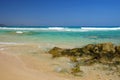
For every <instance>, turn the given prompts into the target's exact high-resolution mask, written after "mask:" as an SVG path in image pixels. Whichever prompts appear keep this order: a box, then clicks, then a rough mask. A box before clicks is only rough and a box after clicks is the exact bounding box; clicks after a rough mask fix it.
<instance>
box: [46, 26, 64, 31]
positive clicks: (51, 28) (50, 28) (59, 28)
mask: <svg viewBox="0 0 120 80" xmlns="http://www.w3.org/2000/svg"><path fill="white" fill-rule="evenodd" d="M48 29H49V30H64V29H65V28H63V27H49V28H48Z"/></svg>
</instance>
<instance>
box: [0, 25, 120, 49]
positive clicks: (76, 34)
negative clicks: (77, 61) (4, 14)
mask: <svg viewBox="0 0 120 80" xmlns="http://www.w3.org/2000/svg"><path fill="white" fill-rule="evenodd" d="M105 42H112V43H114V44H116V45H118V44H120V27H119V26H84V27H83V26H57V27H56V26H54V27H53V26H7V27H0V44H17V43H36V44H41V45H49V46H50V47H52V46H59V45H62V46H72V47H81V46H84V45H87V44H96V43H105Z"/></svg>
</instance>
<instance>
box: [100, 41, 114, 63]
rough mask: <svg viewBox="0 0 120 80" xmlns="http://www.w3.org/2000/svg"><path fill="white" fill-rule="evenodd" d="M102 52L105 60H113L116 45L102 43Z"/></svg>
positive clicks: (101, 54)
mask: <svg viewBox="0 0 120 80" xmlns="http://www.w3.org/2000/svg"><path fill="white" fill-rule="evenodd" d="M101 45H102V47H101V52H100V53H99V54H100V56H101V58H104V60H110V61H111V60H112V59H113V58H114V55H115V46H114V45H113V44H112V43H103V44H101Z"/></svg>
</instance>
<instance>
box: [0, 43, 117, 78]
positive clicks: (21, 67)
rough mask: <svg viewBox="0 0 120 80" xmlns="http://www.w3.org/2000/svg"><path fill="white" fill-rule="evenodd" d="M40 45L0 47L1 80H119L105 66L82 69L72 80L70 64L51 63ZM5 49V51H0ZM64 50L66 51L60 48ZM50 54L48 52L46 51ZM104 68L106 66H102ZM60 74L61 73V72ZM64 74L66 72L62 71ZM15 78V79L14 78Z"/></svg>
mask: <svg viewBox="0 0 120 80" xmlns="http://www.w3.org/2000/svg"><path fill="white" fill-rule="evenodd" d="M38 45H39V46H40V44H24V45H20V44H17V45H16V44H15V45H12V44H8V45H5V44H2V45H1V44H0V49H1V50H0V71H1V72H2V73H1V72H0V79H2V80H39V79H40V80H41V79H43V80H73V79H74V80H98V79H99V80H110V79H112V80H119V76H117V74H116V73H114V74H113V72H112V71H109V70H103V68H102V67H103V66H104V65H99V64H95V65H93V66H81V69H82V71H83V72H84V73H81V76H74V75H72V74H70V73H69V72H67V71H66V70H68V71H69V70H70V65H71V62H70V60H69V59H68V58H66V57H60V58H56V59H53V58H52V55H50V54H49V53H48V52H47V51H48V49H43V48H41V47H38ZM3 48H4V49H3ZM63 48H66V47H63ZM49 50H50V49H49ZM105 68H106V66H105ZM62 69H63V71H62V72H61V70H62ZM64 70H65V71H64ZM15 75H16V76H15Z"/></svg>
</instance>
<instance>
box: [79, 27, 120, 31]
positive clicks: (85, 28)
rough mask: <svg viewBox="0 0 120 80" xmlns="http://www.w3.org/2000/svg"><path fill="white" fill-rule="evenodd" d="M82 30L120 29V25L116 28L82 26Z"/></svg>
mask: <svg viewBox="0 0 120 80" xmlns="http://www.w3.org/2000/svg"><path fill="white" fill-rule="evenodd" d="M81 29H82V30H120V27H114V28H96V27H81Z"/></svg>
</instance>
